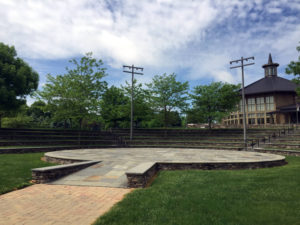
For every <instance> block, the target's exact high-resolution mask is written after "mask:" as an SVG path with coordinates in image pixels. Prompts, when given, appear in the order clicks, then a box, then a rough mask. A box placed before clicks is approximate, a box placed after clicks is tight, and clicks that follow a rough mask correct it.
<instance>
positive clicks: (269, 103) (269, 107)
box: [266, 96, 274, 111]
mask: <svg viewBox="0 0 300 225" xmlns="http://www.w3.org/2000/svg"><path fill="white" fill-rule="evenodd" d="M266 107H267V111H270V110H274V97H273V96H268V97H266Z"/></svg>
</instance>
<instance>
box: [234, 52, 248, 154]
mask: <svg viewBox="0 0 300 225" xmlns="http://www.w3.org/2000/svg"><path fill="white" fill-rule="evenodd" d="M250 59H252V60H254V57H253V56H252V57H248V58H243V57H241V59H238V60H233V61H230V64H232V63H238V62H241V65H239V66H232V67H230V69H234V68H239V67H241V68H242V98H243V100H242V102H243V107H242V109H243V130H244V146H245V148H247V131H246V104H245V85H244V83H245V82H244V67H245V66H250V65H253V64H254V63H248V64H244V61H248V60H250Z"/></svg>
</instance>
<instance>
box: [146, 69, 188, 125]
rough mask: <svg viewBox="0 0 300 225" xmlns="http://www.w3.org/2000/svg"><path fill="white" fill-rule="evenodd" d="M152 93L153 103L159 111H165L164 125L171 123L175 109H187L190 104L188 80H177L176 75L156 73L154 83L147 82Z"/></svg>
mask: <svg viewBox="0 0 300 225" xmlns="http://www.w3.org/2000/svg"><path fill="white" fill-rule="evenodd" d="M146 85H147V87H148V91H149V93H150V95H151V98H150V99H151V105H152V106H153V107H154V108H155V109H156V110H157V111H163V113H164V119H163V121H164V127H167V126H168V125H169V123H170V118H169V115H170V112H171V111H173V110H185V109H186V107H187V106H188V104H187V103H186V101H187V100H188V89H189V84H188V82H183V83H182V82H179V81H176V75H175V74H174V73H173V74H170V75H167V74H165V73H164V74H163V75H161V76H159V75H156V76H154V78H153V79H152V83H149V84H146Z"/></svg>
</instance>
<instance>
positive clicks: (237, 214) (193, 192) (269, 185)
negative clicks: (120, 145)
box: [95, 157, 300, 225]
mask: <svg viewBox="0 0 300 225" xmlns="http://www.w3.org/2000/svg"><path fill="white" fill-rule="evenodd" d="M287 160H288V162H289V164H288V165H285V166H282V167H274V168H268V169H256V170H231V171H230V170H222V171H216V170H215V171H200V170H199V171H196V170H190V171H162V172H161V173H160V174H159V176H158V177H157V178H156V179H155V181H154V182H153V184H152V185H151V186H150V187H149V188H145V189H138V190H135V191H133V192H132V193H130V194H128V195H127V196H126V197H125V198H124V200H123V201H121V202H119V203H118V204H117V205H116V206H114V207H113V208H112V210H110V211H109V212H108V213H106V214H105V215H103V216H102V217H100V218H99V219H98V220H97V221H96V222H95V224H97V225H100V224H106V225H107V224H122V225H125V224H138V225H142V224H155V225H157V224H164V225H165V224H174V225H175V224H180V225H182V224H187V225H193V224H205V225H206V224H208V225H217V224H232V225H235V224H238V225H240V224H241V225H248V224H249V225H250V224H251V225H260V224H272V225H276V224H278V225H283V224H284V225H289V224H290V225H297V224H300V158H299V157H298V158H297V157H288V158H287Z"/></svg>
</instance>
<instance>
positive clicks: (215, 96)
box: [190, 82, 240, 128]
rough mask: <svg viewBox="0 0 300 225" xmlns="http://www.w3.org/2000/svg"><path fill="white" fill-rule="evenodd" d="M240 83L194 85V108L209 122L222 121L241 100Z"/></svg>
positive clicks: (192, 95) (192, 96)
mask: <svg viewBox="0 0 300 225" xmlns="http://www.w3.org/2000/svg"><path fill="white" fill-rule="evenodd" d="M239 89H240V85H234V84H227V83H222V82H213V83H211V84H210V85H199V86H196V87H194V90H193V94H191V95H190V96H191V98H192V100H193V102H192V103H193V110H194V111H198V113H199V115H201V117H202V118H203V119H204V120H205V121H206V122H207V123H208V124H209V128H211V124H212V123H213V122H214V121H220V120H221V119H222V118H223V117H224V116H225V115H226V114H228V113H230V112H232V111H233V110H234V109H235V107H236V105H237V104H238V102H239V99H240V95H239Z"/></svg>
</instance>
